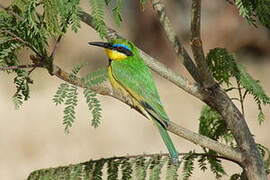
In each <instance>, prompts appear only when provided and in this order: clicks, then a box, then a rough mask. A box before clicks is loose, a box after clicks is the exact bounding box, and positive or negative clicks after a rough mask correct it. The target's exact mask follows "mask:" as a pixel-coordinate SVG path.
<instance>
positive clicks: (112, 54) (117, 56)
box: [105, 49, 128, 61]
mask: <svg viewBox="0 0 270 180" xmlns="http://www.w3.org/2000/svg"><path fill="white" fill-rule="evenodd" d="M105 52H106V54H107V56H108V57H109V59H111V60H113V61H114V60H116V61H119V60H123V59H126V58H127V57H128V56H127V55H125V54H124V53H121V52H118V51H115V50H111V49H105Z"/></svg>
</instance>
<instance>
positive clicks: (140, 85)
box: [111, 56, 169, 122]
mask: <svg viewBox="0 0 270 180" xmlns="http://www.w3.org/2000/svg"><path fill="white" fill-rule="evenodd" d="M111 66H112V73H113V76H114V78H115V79H116V80H117V81H118V82H119V83H120V84H121V85H122V86H123V87H125V89H127V90H128V91H129V92H130V94H131V95H132V96H133V97H134V98H135V99H136V100H137V101H139V102H140V104H141V105H142V106H143V107H144V108H145V109H146V111H147V112H148V113H149V114H150V115H152V116H153V117H154V118H155V119H157V120H159V121H162V122H166V121H168V120H169V118H168V116H167V114H166V113H165V110H164V108H163V106H162V103H161V101H160V97H159V95H158V91H157V88H156V85H155V82H154V80H153V77H152V74H151V72H150V71H149V69H148V67H147V66H146V65H145V63H144V62H143V60H142V59H141V58H140V57H136V56H133V57H129V58H127V59H126V60H122V61H112V62H111Z"/></svg>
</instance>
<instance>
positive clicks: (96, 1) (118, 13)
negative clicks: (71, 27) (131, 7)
mask: <svg viewBox="0 0 270 180" xmlns="http://www.w3.org/2000/svg"><path fill="white" fill-rule="evenodd" d="M89 2H90V7H91V10H92V12H91V15H92V16H93V23H94V25H95V28H96V29H97V31H98V32H99V35H100V37H101V38H104V37H105V36H106V34H107V27H106V25H105V20H104V16H105V7H106V6H108V7H111V8H110V9H111V10H112V14H113V19H114V22H115V24H117V25H118V26H119V25H120V24H121V22H122V20H123V19H122V9H123V4H124V1H123V0H89Z"/></svg>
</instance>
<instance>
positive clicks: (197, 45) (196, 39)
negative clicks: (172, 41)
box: [191, 0, 216, 88]
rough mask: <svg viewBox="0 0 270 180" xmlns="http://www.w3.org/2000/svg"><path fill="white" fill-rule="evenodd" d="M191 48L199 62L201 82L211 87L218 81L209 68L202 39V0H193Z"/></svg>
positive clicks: (206, 86) (205, 86)
mask: <svg viewBox="0 0 270 180" xmlns="http://www.w3.org/2000/svg"><path fill="white" fill-rule="evenodd" d="M191 11H192V12H191V15H192V16H191V49H192V53H193V56H194V60H195V62H196V64H197V67H198V70H199V73H200V78H201V83H202V84H203V87H204V88H211V87H213V86H214V85H215V84H216V83H215V81H214V79H213V77H212V75H211V73H210V72H209V70H208V67H207V64H206V60H205V56H204V52H203V47H202V40H201V32H200V31H201V0H192V8H191Z"/></svg>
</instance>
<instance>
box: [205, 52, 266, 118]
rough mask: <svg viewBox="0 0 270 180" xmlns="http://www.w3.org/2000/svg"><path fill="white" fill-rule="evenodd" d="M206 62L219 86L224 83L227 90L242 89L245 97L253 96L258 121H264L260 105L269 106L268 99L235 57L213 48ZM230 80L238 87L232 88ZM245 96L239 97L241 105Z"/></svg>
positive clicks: (258, 84)
mask: <svg viewBox="0 0 270 180" xmlns="http://www.w3.org/2000/svg"><path fill="white" fill-rule="evenodd" d="M206 60H207V64H208V67H209V69H210V71H211V72H212V74H213V77H214V78H215V79H216V80H217V81H218V83H219V84H223V83H225V84H226V85H227V86H228V87H229V89H240V91H242V89H244V90H245V93H244V94H245V95H246V94H250V95H252V96H253V98H254V100H255V102H256V104H257V105H258V111H259V113H258V121H259V123H261V122H262V121H263V120H264V114H263V111H262V107H261V105H269V104H270V97H269V96H268V95H267V94H266V93H265V92H264V90H263V88H262V86H261V85H260V83H259V82H258V81H256V80H254V79H253V78H252V76H251V75H250V74H248V73H247V72H246V71H245V69H244V68H243V67H242V66H241V65H239V64H237V62H236V58H235V56H234V55H233V54H230V53H229V52H228V51H227V50H226V49H223V48H215V49H212V50H210V51H209V53H208V55H207V57H206ZM231 78H234V79H235V80H236V81H237V83H238V84H239V87H237V88H235V87H233V85H232V84H231ZM245 95H242V96H241V97H239V99H242V102H241V103H243V101H244V99H245Z"/></svg>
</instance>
